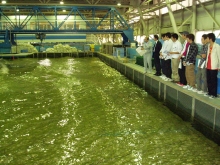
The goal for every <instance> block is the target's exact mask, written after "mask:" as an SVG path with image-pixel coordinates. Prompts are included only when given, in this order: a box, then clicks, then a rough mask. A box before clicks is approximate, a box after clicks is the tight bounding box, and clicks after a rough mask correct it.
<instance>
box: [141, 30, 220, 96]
mask: <svg viewBox="0 0 220 165" xmlns="http://www.w3.org/2000/svg"><path fill="white" fill-rule="evenodd" d="M181 36H182V38H183V40H184V43H183V44H181V43H180V41H179V40H178V34H176V33H172V34H171V33H169V32H167V33H166V34H163V35H162V39H163V41H164V42H163V44H161V42H160V41H159V37H158V35H154V41H155V44H154V45H153V44H152V42H151V41H149V37H145V39H144V43H143V45H142V47H143V48H142V49H143V50H145V54H144V55H143V58H144V73H149V74H152V73H153V72H152V57H153V58H154V65H155V69H156V73H155V74H154V75H155V76H160V77H161V78H162V79H163V80H164V81H172V82H174V83H176V84H177V85H179V86H181V87H183V88H184V89H188V90H191V91H193V92H197V93H198V94H203V95H205V96H208V97H209V98H216V97H217V83H218V79H217V75H218V71H219V70H220V46H219V45H218V44H217V43H215V40H216V37H215V34H214V33H209V34H203V35H202V38H201V41H202V44H203V45H202V49H201V52H200V54H198V46H197V44H196V43H195V42H194V39H195V36H194V34H189V33H188V32H186V31H184V32H182V33H181ZM152 55H153V56H152ZM197 55H199V56H200V58H199V60H198V65H197V66H195V65H196V57H197ZM195 67H197V72H196V73H195Z"/></svg>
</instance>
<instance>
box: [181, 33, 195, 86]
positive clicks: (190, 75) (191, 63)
mask: <svg viewBox="0 0 220 165" xmlns="http://www.w3.org/2000/svg"><path fill="white" fill-rule="evenodd" d="M186 39H187V42H189V43H190V45H189V48H188V51H187V55H186V57H185V58H184V61H183V65H185V66H186V81H187V84H188V85H187V86H184V87H183V88H185V89H188V90H193V89H194V88H195V87H196V86H195V81H196V80H195V63H196V56H197V54H198V46H197V45H196V43H195V42H194V39H195V36H194V34H188V35H187V37H186Z"/></svg>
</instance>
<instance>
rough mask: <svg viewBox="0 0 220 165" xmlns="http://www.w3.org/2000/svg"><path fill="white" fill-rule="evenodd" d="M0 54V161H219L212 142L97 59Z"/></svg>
mask: <svg viewBox="0 0 220 165" xmlns="http://www.w3.org/2000/svg"><path fill="white" fill-rule="evenodd" d="M50 60H51V61H50V62H51V66H42V65H40V64H39V63H38V62H39V60H38V59H17V60H14V61H5V60H0V164H1V165H4V164H12V165H55V164H58V165H157V164H161V165H200V164H201V165H219V164H220V147H219V146H217V145H216V144H215V143H213V142H212V141H210V140H208V139H206V138H205V137H204V136H203V135H201V134H200V133H199V132H197V131H196V130H194V129H193V128H192V127H191V126H190V124H189V123H186V122H184V121H182V120H181V119H180V118H179V117H177V116H176V115H174V114H173V113H172V112H171V111H170V110H168V109H167V108H166V107H164V106H163V105H162V103H160V102H157V101H156V100H155V99H154V98H152V97H151V96H149V95H147V93H146V92H144V91H143V90H142V89H140V88H138V87H137V86H136V85H134V84H132V83H131V82H129V81H128V80H127V79H126V78H125V77H124V76H122V75H120V74H119V73H118V72H117V71H115V70H114V69H112V68H110V67H108V66H106V65H105V64H104V63H102V62H101V61H99V59H97V58H80V59H79V58H77V59H70V58H61V59H50Z"/></svg>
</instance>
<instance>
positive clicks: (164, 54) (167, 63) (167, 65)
mask: <svg viewBox="0 0 220 165" xmlns="http://www.w3.org/2000/svg"><path fill="white" fill-rule="evenodd" d="M165 37H166V42H165V43H164V45H163V48H162V51H161V58H163V59H164V62H163V67H164V75H165V76H166V78H165V79H164V80H165V81H172V79H171V74H172V70H171V56H169V53H170V52H171V49H172V45H173V41H172V40H171V39H170V38H171V33H170V32H167V33H166V34H165Z"/></svg>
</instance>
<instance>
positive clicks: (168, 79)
mask: <svg viewBox="0 0 220 165" xmlns="http://www.w3.org/2000/svg"><path fill="white" fill-rule="evenodd" d="M164 81H173V80H172V79H171V78H168V77H166V78H164Z"/></svg>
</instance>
